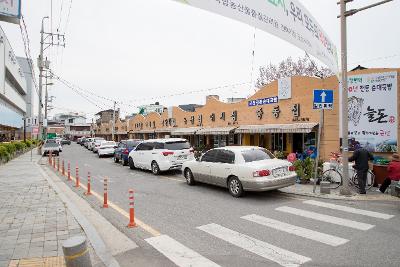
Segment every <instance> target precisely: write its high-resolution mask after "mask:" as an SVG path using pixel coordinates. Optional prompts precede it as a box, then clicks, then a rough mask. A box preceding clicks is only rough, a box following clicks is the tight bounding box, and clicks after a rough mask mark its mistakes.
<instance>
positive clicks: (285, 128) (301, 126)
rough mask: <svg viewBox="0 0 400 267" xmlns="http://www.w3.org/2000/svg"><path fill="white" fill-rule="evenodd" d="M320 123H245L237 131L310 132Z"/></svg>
mask: <svg viewBox="0 0 400 267" xmlns="http://www.w3.org/2000/svg"><path fill="white" fill-rule="evenodd" d="M317 125H318V123H292V124H264V125H243V126H240V127H239V128H237V129H236V130H235V133H310V132H311V131H312V129H313V128H314V127H315V126H317Z"/></svg>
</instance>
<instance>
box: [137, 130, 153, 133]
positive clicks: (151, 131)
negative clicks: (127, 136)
mask: <svg viewBox="0 0 400 267" xmlns="http://www.w3.org/2000/svg"><path fill="white" fill-rule="evenodd" d="M133 133H139V134H153V133H154V130H140V131H134V132H133Z"/></svg>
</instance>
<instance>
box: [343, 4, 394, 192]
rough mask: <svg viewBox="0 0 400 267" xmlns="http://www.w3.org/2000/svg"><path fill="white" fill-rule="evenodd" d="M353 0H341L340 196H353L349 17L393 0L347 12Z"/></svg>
mask: <svg viewBox="0 0 400 267" xmlns="http://www.w3.org/2000/svg"><path fill="white" fill-rule="evenodd" d="M352 1H353V0H340V2H338V4H340V16H338V17H339V18H340V29H341V61H342V88H341V90H342V164H343V186H342V188H341V189H340V194H342V195H346V196H348V195H351V191H350V188H349V158H348V157H349V155H348V151H349V141H348V140H349V138H348V135H349V125H348V124H349V118H348V104H349V103H348V87H347V21H346V18H347V17H348V16H352V15H354V14H356V13H357V12H359V11H362V10H366V9H369V8H372V7H375V6H378V5H382V4H385V3H388V2H392V1H393V0H384V1H380V2H378V3H375V4H372V5H368V6H365V7H362V8H359V9H351V10H349V11H346V3H348V2H352Z"/></svg>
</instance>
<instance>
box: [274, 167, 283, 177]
mask: <svg viewBox="0 0 400 267" xmlns="http://www.w3.org/2000/svg"><path fill="white" fill-rule="evenodd" d="M272 174H273V175H274V176H283V175H285V170H284V168H277V169H275V170H274V171H273V172H272Z"/></svg>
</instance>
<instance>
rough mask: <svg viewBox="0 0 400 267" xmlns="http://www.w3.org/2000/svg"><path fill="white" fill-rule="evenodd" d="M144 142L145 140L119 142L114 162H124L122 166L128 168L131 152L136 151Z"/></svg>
mask: <svg viewBox="0 0 400 267" xmlns="http://www.w3.org/2000/svg"><path fill="white" fill-rule="evenodd" d="M142 141H143V140H141V139H129V140H122V141H121V142H119V144H118V147H117V148H116V149H115V152H114V162H115V163H118V162H119V161H122V165H124V166H127V165H128V156H129V152H131V151H132V150H133V149H135V147H136V146H137V145H138V144H140V143H141V142H142Z"/></svg>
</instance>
